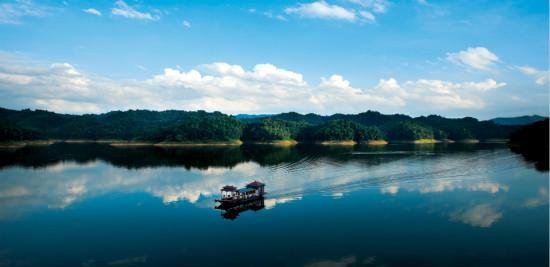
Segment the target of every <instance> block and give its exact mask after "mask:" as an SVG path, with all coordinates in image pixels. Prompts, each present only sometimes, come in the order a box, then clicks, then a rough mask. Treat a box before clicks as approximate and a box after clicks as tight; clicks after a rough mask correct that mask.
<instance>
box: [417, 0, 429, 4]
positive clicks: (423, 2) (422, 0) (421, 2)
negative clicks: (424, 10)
mask: <svg viewBox="0 0 550 267" xmlns="http://www.w3.org/2000/svg"><path fill="white" fill-rule="evenodd" d="M416 2H417V3H418V4H420V5H428V1H427V0H416Z"/></svg>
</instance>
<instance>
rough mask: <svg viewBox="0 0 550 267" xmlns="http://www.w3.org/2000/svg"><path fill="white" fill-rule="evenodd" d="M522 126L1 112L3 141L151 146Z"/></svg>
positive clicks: (462, 135)
mask: <svg viewBox="0 0 550 267" xmlns="http://www.w3.org/2000/svg"><path fill="white" fill-rule="evenodd" d="M515 129H517V127H516V126H505V125H497V124H495V123H493V122H492V121H478V120H477V119H475V118H471V117H466V118H460V119H449V118H444V117H441V116H437V115H430V116H427V117H424V116H423V117H416V118H412V117H410V116H407V115H402V114H393V115H384V114H381V113H379V112H375V111H367V112H363V113H359V114H334V115H331V116H322V115H318V114H313V113H310V114H305V115H302V114H298V113H294V112H290V113H281V114H276V115H269V116H262V117H252V118H251V119H250V117H246V119H242V118H239V117H235V116H231V115H226V114H223V113H220V112H206V111H178V110H168V111H150V110H128V111H112V112H108V113H103V114H85V115H69V114H59V113H54V112H50V111H45V110H30V109H24V110H20V111H17V110H10V109H3V108H0V141H22V140H40V139H87V140H100V139H107V140H126V141H150V142H190V143H191V142H234V141H243V142H271V141H281V140H297V141H299V142H322V141H348V140H354V141H356V142H366V141H373V140H390V141H394V140H404V141H410V140H418V139H438V140H444V139H452V140H462V139H482V140H484V139H489V138H508V137H509V135H510V133H512V132H513V131H514V130H515Z"/></svg>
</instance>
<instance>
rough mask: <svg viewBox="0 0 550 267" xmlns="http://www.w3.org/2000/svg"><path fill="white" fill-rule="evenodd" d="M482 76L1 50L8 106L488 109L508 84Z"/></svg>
mask: <svg viewBox="0 0 550 267" xmlns="http://www.w3.org/2000/svg"><path fill="white" fill-rule="evenodd" d="M504 85H505V84H504V83H499V82H496V81H494V80H492V79H488V80H485V81H479V82H471V81H468V82H460V83H455V82H450V81H443V80H425V79H419V80H412V81H404V82H402V83H400V82H398V81H397V80H396V79H394V78H389V79H381V80H380V81H379V82H378V84H376V85H374V86H371V87H365V88H360V87H356V86H353V85H352V83H351V82H350V81H349V80H347V79H345V78H344V77H343V76H342V75H338V74H334V75H331V76H329V77H328V78H324V77H323V78H321V81H320V83H319V84H317V85H309V84H308V83H307V82H306V80H305V79H304V77H303V75H302V74H301V73H299V72H295V71H291V70H286V69H283V68H279V67H277V66H275V65H272V64H257V65H255V66H254V67H253V68H251V69H245V68H243V67H242V66H240V65H232V64H228V63H225V62H215V63H211V64H204V65H200V66H198V67H197V68H192V69H189V70H182V69H180V68H165V69H164V71H163V72H162V73H159V74H157V75H153V76H152V77H151V78H149V79H145V80H112V79H109V78H106V77H101V76H97V75H91V74H86V73H83V72H82V71H80V70H79V69H78V68H77V67H75V66H73V65H72V64H69V63H54V64H49V65H47V64H43V63H37V62H33V61H31V60H25V59H21V58H14V57H9V56H5V55H2V54H0V95H2V96H3V97H2V98H1V99H3V100H4V101H1V100H0V105H2V106H7V107H10V106H11V107H13V106H19V107H30V108H33V107H38V108H42V109H50V110H53V111H58V112H71V113H85V112H102V111H109V110H116V109H136V108H141V109H154V110H165V109H189V110H197V109H204V110H209V111H215V110H219V111H222V112H227V113H233V114H234V113H247V112H249V113H250V112H251V113H276V112H286V111H289V110H294V111H297V112H317V113H322V114H327V113H335V112H343V113H356V112H361V111H364V110H366V109H375V110H380V111H382V112H398V111H406V110H410V108H415V109H417V110H418V109H420V110H425V112H434V111H436V110H439V111H443V110H460V109H480V108H483V107H484V106H485V101H484V94H485V92H486V91H488V90H494V89H496V88H499V87H502V86H504Z"/></svg>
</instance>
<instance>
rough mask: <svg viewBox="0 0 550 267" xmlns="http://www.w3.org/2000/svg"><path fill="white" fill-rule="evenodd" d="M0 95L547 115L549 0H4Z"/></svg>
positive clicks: (88, 102)
mask: <svg viewBox="0 0 550 267" xmlns="http://www.w3.org/2000/svg"><path fill="white" fill-rule="evenodd" d="M0 97H1V98H0V106H3V107H8V108H16V109H20V108H27V107H29V108H40V109H49V110H54V111H57V112H64V113H89V112H92V113H97V112H105V111H110V110H116V109H122V110H125V109H136V108H147V109H156V110H164V109H186V110H197V109H204V110H209V111H213V110H219V111H222V112H227V113H232V114H237V113H275V112H285V111H291V110H293V111H298V112H302V113H307V112H316V113H322V114H331V113H336V112H340V113H357V112H361V111H365V110H368V109H371V110H379V111H381V112H384V113H405V114H410V115H415V116H417V115H428V114H441V115H445V116H451V117H463V116H474V117H478V118H491V117H495V116H514V115H524V114H535V113H536V114H542V115H548V2H547V1H542V0H534V1H430V0H426V1H419V0H410V1H395V0H393V1H392V0H325V1H239V2H237V1H220V0H218V1H205V0H203V1H133V0H126V1H88V2H84V1H40V2H38V1H29V0H24V1H23V0H19V1H0Z"/></svg>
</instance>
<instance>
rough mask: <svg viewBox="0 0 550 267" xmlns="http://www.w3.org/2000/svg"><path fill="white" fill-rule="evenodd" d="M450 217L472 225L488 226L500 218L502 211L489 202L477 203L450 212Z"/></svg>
mask: <svg viewBox="0 0 550 267" xmlns="http://www.w3.org/2000/svg"><path fill="white" fill-rule="evenodd" d="M450 216H451V219H452V220H455V221H460V222H463V223H465V224H469V225H471V226H474V227H482V228H488V227H491V225H493V224H494V223H495V222H497V221H498V220H500V218H502V212H500V211H498V210H497V209H496V208H495V207H493V206H492V205H490V204H479V205H476V206H474V207H472V208H470V209H467V210H459V211H455V212H453V213H451V215H450Z"/></svg>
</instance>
